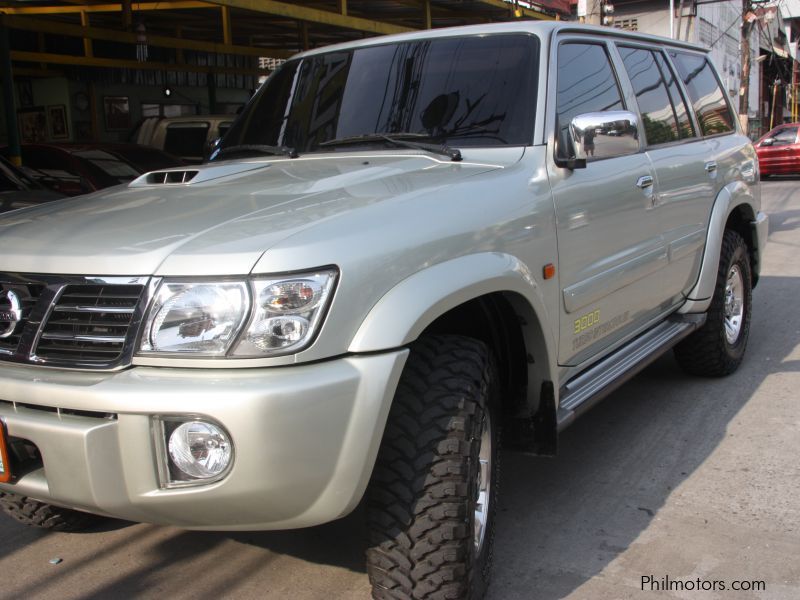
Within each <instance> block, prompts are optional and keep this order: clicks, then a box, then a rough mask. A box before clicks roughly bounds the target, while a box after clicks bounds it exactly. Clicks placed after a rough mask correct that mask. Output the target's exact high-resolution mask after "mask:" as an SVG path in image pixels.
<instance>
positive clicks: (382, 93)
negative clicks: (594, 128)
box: [220, 34, 538, 153]
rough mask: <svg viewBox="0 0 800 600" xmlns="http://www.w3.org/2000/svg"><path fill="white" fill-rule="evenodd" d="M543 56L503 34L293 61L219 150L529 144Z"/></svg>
mask: <svg viewBox="0 0 800 600" xmlns="http://www.w3.org/2000/svg"><path fill="white" fill-rule="evenodd" d="M537 57H538V41H537V39H536V38H535V37H534V36H531V35H527V34H496V35H489V36H470V37H458V38H440V39H433V40H419V41H412V42H404V43H399V44H385V45H380V46H368V47H364V48H357V49H351V50H339V51H333V52H328V53H326V54H317V55H314V56H309V57H306V58H299V59H295V60H291V61H289V62H287V63H285V64H284V65H283V66H282V67H281V68H280V69H279V70H278V71H276V72H275V73H274V74H273V75H272V77H270V78H269V79H268V80H267V81H266V83H264V85H263V86H262V87H261V89H260V90H259V92H258V94H256V96H255V97H254V98H253V100H252V101H251V102H250V103H249V104H248V105H247V107H246V108H245V109H244V111H243V112H242V114H241V115H240V117H239V118H238V119H237V120H236V122H235V123H234V124H233V126H232V127H231V129H230V131H229V132H228V134H227V135H226V136H225V138H224V139H223V140H222V142H221V144H220V149H224V148H226V147H228V148H232V147H234V146H241V145H257V144H258V145H265V146H276V147H278V146H285V147H289V148H293V149H295V150H297V151H298V152H301V153H303V152H313V151H315V150H317V149H318V148H319V151H323V150H324V151H326V152H330V151H331V150H332V149H333V148H334V146H331V147H321V148H320V147H319V146H320V145H321V144H323V143H325V142H329V141H332V140H341V139H346V138H352V137H356V136H366V135H372V134H375V133H381V134H400V133H403V134H421V135H424V136H425V137H429V138H431V139H433V140H435V141H441V142H445V141H447V142H448V143H450V144H456V145H459V146H504V145H529V144H530V143H531V142H532V140H533V116H534V114H535V110H536V106H535V96H536V79H537V64H538V60H537ZM342 148H344V149H347V147H346V146H343V147H342ZM340 149H341V148H340Z"/></svg>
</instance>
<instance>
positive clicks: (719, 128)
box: [0, 22, 767, 598]
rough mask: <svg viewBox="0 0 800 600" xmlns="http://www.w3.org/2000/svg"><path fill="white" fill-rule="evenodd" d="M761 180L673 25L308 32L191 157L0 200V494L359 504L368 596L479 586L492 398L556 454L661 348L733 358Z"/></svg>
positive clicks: (457, 592) (156, 518) (509, 430)
mask: <svg viewBox="0 0 800 600" xmlns="http://www.w3.org/2000/svg"><path fill="white" fill-rule="evenodd" d="M758 181H759V173H758V163H757V160H756V154H755V152H754V150H753V147H752V146H751V144H750V142H749V140H748V139H747V137H746V136H744V135H743V133H742V131H741V129H740V126H739V124H738V122H737V119H736V117H735V115H734V111H733V110H732V107H731V104H730V101H729V99H728V98H727V96H726V94H725V92H724V91H723V88H722V86H721V85H720V80H719V77H718V75H717V74H716V72H715V70H714V67H713V66H712V64H711V62H710V60H709V58H708V57H707V55H706V54H705V53H704V52H703V51H702V50H700V49H698V48H696V47H694V46H690V45H687V44H683V43H681V42H676V41H671V40H666V39H660V38H653V37H648V36H644V35H639V34H636V33H627V32H622V31H617V30H609V29H601V28H592V27H584V26H578V25H575V24H571V23H541V22H514V23H506V24H500V25H487V26H476V27H468V28H455V29H443V30H438V31H424V32H419V33H412V34H404V35H399V36H391V37H381V38H371V39H366V40H362V41H359V42H354V43H349V44H342V45H337V46H330V47H327V48H321V49H319V50H314V51H311V52H306V53H303V54H300V55H297V56H296V57H295V58H293V59H291V60H289V61H288V62H286V63H285V64H284V65H283V66H281V67H280V68H279V69H278V70H277V71H276V72H275V73H274V74H273V75H272V76H271V77H270V79H269V80H268V81H267V82H266V83H265V84H264V85H263V86H262V88H261V90H260V91H259V92H258V94H256V95H255V96H254V97H253V99H252V100H251V101H250V103H249V104H248V105H247V106H246V107H245V109H244V110H243V112H242V114H241V115H240V116H239V117H238V118H237V120H236V121H235V123H234V124H233V126H232V127H231V129H230V131H229V132H228V133H227V135H225V137H224V139H223V140H222V142H221V143H220V144H218V146H217V148H216V150H215V152H214V154H213V156H212V158H211V160H210V161H209V162H208V163H207V164H205V165H202V166H197V167H191V168H188V169H187V168H177V169H168V170H164V171H159V172H153V173H148V174H146V175H143V176H141V177H139V178H138V179H136V180H134V181H133V182H131V183H130V184H128V185H125V186H119V187H116V188H111V189H108V190H104V191H102V192H98V193H95V194H92V195H88V196H83V197H79V198H74V199H67V200H62V201H57V202H55V203H51V204H48V205H44V206H38V207H33V208H29V209H24V210H19V211H14V212H11V213H7V214H5V215H3V217H2V219H0V256H2V273H1V274H0V283H2V294H0V419H1V420H2V438H1V439H2V442H0V449H2V454H1V456H2V463H1V464H0V482H1V483H0V504H2V507H3V508H4V509H5V511H6V512H7V513H9V514H10V515H11V516H12V517H14V518H16V519H18V520H19V521H22V522H24V523H28V524H31V525H37V526H40V527H45V528H50V529H65V530H66V529H78V528H81V527H86V526H88V525H89V524H91V522H92V521H93V520H94V519H97V518H102V517H104V516H105V517H107V516H112V517H119V518H122V519H129V520H133V521H147V522H151V523H161V524H169V525H175V526H179V527H184V528H187V529H205V530H267V529H286V528H298V527H307V526H311V525H315V524H319V523H324V522H326V521H331V520H334V519H338V518H340V517H342V516H344V515H347V514H348V513H349V512H351V511H352V510H353V509H354V508H355V507H356V505H358V504H359V503H360V502H362V500H363V503H364V509H363V510H364V513H365V516H366V519H367V522H368V525H367V528H368V532H369V538H370V539H369V549H368V551H367V557H366V561H367V570H368V573H369V578H370V581H371V584H372V589H373V594H374V596H375V597H377V598H389V597H391V598H457V597H458V598H461V597H468V596H469V597H479V596H480V595H481V594H482V593H483V591H484V590H485V587H486V585H487V581H488V577H489V571H490V561H491V555H492V543H493V531H494V518H495V509H496V507H497V502H498V486H497V476H498V456H499V455H498V447H499V436H498V432H499V429H500V427H501V426H502V427H503V429H504V436H503V437H504V440H505V441H506V443H507V444H508V445H509V446H512V447H514V448H517V449H520V450H523V451H527V452H532V453H538V454H542V455H551V454H553V453H555V451H556V447H557V438H558V434H559V432H560V431H561V430H563V429H564V427H566V426H567V425H569V424H570V423H571V422H572V421H573V420H574V419H575V418H576V417H578V416H579V415H580V414H581V413H583V412H585V411H586V410H587V409H589V408H590V407H591V406H593V405H594V404H595V403H596V402H597V401H598V400H599V399H601V398H602V397H603V396H605V395H607V394H608V393H609V392H610V391H612V390H613V389H614V388H615V387H616V386H618V385H619V384H620V383H621V382H623V381H625V380H626V379H627V378H629V377H630V376H632V375H633V374H635V373H636V372H637V371H639V370H640V369H642V368H643V367H644V366H645V365H647V364H648V363H650V362H651V361H653V360H654V359H655V358H656V357H658V356H659V355H661V354H662V353H664V352H666V351H668V350H670V349H674V352H675V356H676V358H677V360H678V362H679V363H680V364H681V366H682V367H683V368H685V369H686V370H687V371H688V372H690V373H694V374H701V375H708V376H721V375H726V374H728V373H731V372H732V371H734V370H735V369H736V368H737V367H738V365H739V364H740V362H741V361H742V358H743V355H744V351H745V346H746V344H747V338H748V330H749V328H750V316H751V290H752V288H753V287H754V286H755V284H756V283H757V281H758V274H759V265H760V263H761V256H762V251H763V247H764V244H765V241H766V238H767V221H766V217H765V215H764V214H763V213H762V212H760V191H759V184H758ZM709 385H713V383H710V384H709Z"/></svg>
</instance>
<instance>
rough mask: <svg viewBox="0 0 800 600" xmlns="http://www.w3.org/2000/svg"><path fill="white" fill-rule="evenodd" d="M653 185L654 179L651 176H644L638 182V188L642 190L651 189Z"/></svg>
mask: <svg viewBox="0 0 800 600" xmlns="http://www.w3.org/2000/svg"><path fill="white" fill-rule="evenodd" d="M652 185H653V178H652V177H650V175H642V176H641V177H639V179H638V181H637V182H636V187H638V188H640V189H645V188H649V187H650V186H652Z"/></svg>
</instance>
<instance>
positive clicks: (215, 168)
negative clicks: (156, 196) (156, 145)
mask: <svg viewBox="0 0 800 600" xmlns="http://www.w3.org/2000/svg"><path fill="white" fill-rule="evenodd" d="M268 166H270V163H263V162H257V163H255V162H252V163H241V162H237V163H220V164H218V165H213V164H212V165H202V166H198V167H193V168H191V169H188V168H186V167H182V168H181V167H178V168H174V169H164V170H162V171H152V172H150V173H145V174H144V175H141V176H140V177H138V178H136V179H134V180H133V181H131V182H130V183H129V184H128V187H132V188H137V187H153V186H159V187H160V186H174V185H197V184H199V183H204V182H206V181H211V180H212V179H219V178H221V177H231V176H233V175H240V174H244V173H248V172H250V171H254V170H256V169H263V168H265V167H268Z"/></svg>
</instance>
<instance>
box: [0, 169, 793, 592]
mask: <svg viewBox="0 0 800 600" xmlns="http://www.w3.org/2000/svg"><path fill="white" fill-rule="evenodd" d="M763 190H764V204H765V209H766V210H767V211H769V212H770V229H771V234H770V245H769V246H768V249H767V255H766V260H765V265H764V270H763V273H762V280H761V283H760V285H759V287H758V289H757V290H756V291H755V292H754V296H753V303H754V311H753V315H754V316H753V323H752V329H751V335H750V342H749V348H748V354H747V358H746V360H745V362H744V364H743V366H742V368H741V369H740V370H739V371H738V372H737V373H736V374H735V375H733V376H731V377H728V378H726V379H721V380H705V379H699V378H693V377H688V376H686V375H684V374H683V373H681V372H680V371H679V370H678V367H677V365H676V364H675V362H674V360H673V359H672V357H671V355H670V356H665V357H664V358H662V359H661V360H659V361H658V362H657V363H655V364H654V365H653V366H651V367H650V368H648V369H647V370H646V371H645V372H644V373H642V374H641V375H640V376H639V377H637V378H636V379H634V380H633V381H631V382H630V383H628V384H626V385H625V386H624V387H623V388H621V389H620V390H619V391H618V392H617V393H615V394H614V395H613V396H612V397H610V398H608V399H607V400H606V401H605V402H604V403H602V404H601V405H600V406H598V407H597V408H595V409H594V410H592V411H591V412H590V413H589V414H588V415H587V416H585V417H584V418H583V419H581V420H580V421H578V422H577V423H576V424H575V425H574V426H572V427H571V428H570V429H569V430H567V431H566V432H565V434H564V435H563V437H562V438H561V440H560V455H559V457H558V458H556V459H544V458H531V457H525V456H520V455H508V456H506V457H505V464H504V466H503V475H502V479H503V481H502V491H503V494H502V496H503V497H502V502H501V507H500V513H499V520H498V534H497V540H496V552H495V569H494V575H493V583H492V587H491V589H490V592H489V599H490V600H501V599H502V600H504V599H514V598H519V599H531V600H534V599H539V600H555V599H557V598H571V599H574V600H597V599H604V598H610V599H623V598H637V599H638V598H643V599H647V598H678V599H690V598H691V599H695V598H698V599H704V598H705V599H712V598H732V599H734V598H735V599H739V598H742V599H744V598H759V599H762V598H769V599H775V600H778V599H785V600H796V599H797V598H800V406H799V401H800V392H799V391H798V390H800V310H799V309H800V260H798V257H800V180H782V181H770V182H766V183H765V185H764V187H763ZM360 517H361V515H360V514H358V513H354V514H353V515H351V516H350V517H348V518H347V519H344V520H342V521H339V522H337V523H332V524H330V525H326V526H323V527H317V528H313V529H308V530H303V531H293V532H272V533H246V534H225V533H192V532H186V531H181V530H178V529H172V528H166V527H156V526H152V525H134V524H127V523H113V524H112V525H111V526H110V527H108V528H106V529H105V530H103V531H94V532H90V533H83V534H58V533H56V534H48V533H43V532H40V531H36V530H33V529H28V528H25V527H23V526H21V525H18V524H17V523H15V522H12V521H11V520H9V519H5V518H2V519H0V598H15V599H18V598H57V599H59V600H62V599H66V598H82V599H89V598H112V597H120V598H129V597H137V598H163V597H170V598H176V599H177V598H207V597H228V598H231V597H236V598H268V599H272V598H275V599H278V598H280V599H284V598H291V599H297V600H301V599H326V600H327V599H329V598H365V597H368V594H369V589H368V584H367V578H366V575H365V572H364V564H363V558H362V553H363V547H362V546H361V543H360V540H361V538H362V537H363V529H362V527H361V520H360ZM53 558H61V559H62V562H60V563H59V564H50V560H51V559H53ZM647 575H650V576H653V578H654V579H655V580H660V579H662V578H663V577H665V576H668V577H669V578H671V579H673V580H682V581H686V580H693V581H694V580H697V579H698V578H700V579H701V580H707V581H722V582H724V583H726V585H727V586H728V587H730V585H731V584H732V582H733V581H734V580H739V581H742V580H748V581H749V580H762V581H764V582H765V583H766V591H764V592H758V593H755V592H734V591H730V590H729V589H728V590H726V591H724V592H722V591H717V592H712V591H705V592H699V591H683V592H674V591H673V592H654V591H646V592H643V591H642V590H641V580H642V577H643V576H647Z"/></svg>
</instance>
